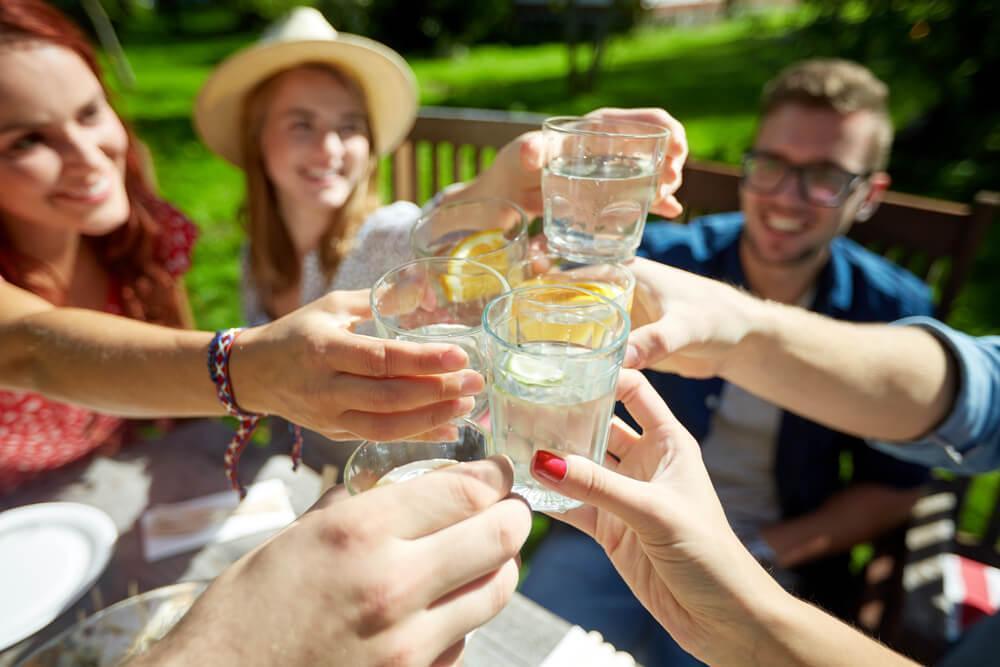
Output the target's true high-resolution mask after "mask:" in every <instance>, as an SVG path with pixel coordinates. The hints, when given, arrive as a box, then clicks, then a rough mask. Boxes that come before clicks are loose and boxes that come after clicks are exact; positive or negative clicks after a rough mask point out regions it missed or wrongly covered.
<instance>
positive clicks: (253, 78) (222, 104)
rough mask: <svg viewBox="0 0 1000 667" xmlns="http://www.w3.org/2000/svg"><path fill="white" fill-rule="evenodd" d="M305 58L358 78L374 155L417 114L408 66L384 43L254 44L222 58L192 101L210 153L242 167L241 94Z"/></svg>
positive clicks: (390, 146)
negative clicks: (373, 140)
mask: <svg viewBox="0 0 1000 667" xmlns="http://www.w3.org/2000/svg"><path fill="white" fill-rule="evenodd" d="M308 63H319V64H326V65H330V66H332V67H335V68H336V69H338V70H341V71H343V72H344V73H345V74H347V75H348V76H350V77H351V78H352V79H354V80H355V81H357V82H358V84H359V85H360V86H361V88H362V89H363V90H364V94H365V100H366V102H367V105H368V115H369V122H370V123H371V125H372V131H373V133H374V135H375V151H376V152H377V153H378V154H379V155H385V154H387V153H390V152H392V151H393V150H395V148H396V147H397V146H399V144H400V143H402V141H403V139H405V138H406V135H407V134H408V133H409V131H410V128H411V127H412V126H413V121H414V119H415V118H416V116H417V82H416V77H415V76H414V75H413V70H411V69H410V66H409V65H407V64H406V61H405V60H403V58H402V57H401V56H400V55H399V54H398V53H396V52H395V51H393V50H392V49H390V48H388V47H387V46H384V45H383V44H380V43H379V42H376V41H374V40H370V39H367V38H364V37H359V36H357V35H345V34H340V35H338V37H337V39H336V40H302V41H288V42H273V43H270V44H257V45H254V46H250V47H248V48H246V49H244V50H242V51H239V52H237V53H235V54H233V55H232V56H230V57H229V58H227V59H226V60H224V61H223V62H222V63H221V64H220V65H219V66H218V67H217V68H216V69H215V71H214V72H213V73H212V74H211V75H210V76H209V78H208V80H207V81H206V82H205V84H204V85H203V86H202V88H201V90H200V91H199V93H198V98H197V100H196V101H195V109H194V125H195V129H196V130H197V132H198V134H199V136H200V137H201V140H202V141H203V142H204V143H205V145H206V146H208V148H209V149H211V150H212V151H213V152H215V153H217V154H218V155H220V156H222V157H223V158H225V159H226V160H228V161H229V162H232V163H233V164H234V165H236V166H237V167H242V166H243V155H242V153H243V150H242V146H241V141H240V136H241V131H240V130H241V127H242V124H243V106H244V100H245V99H246V96H247V95H248V94H249V93H250V91H252V90H253V89H254V88H255V87H256V86H257V85H258V84H259V83H261V82H262V81H265V80H266V79H268V78H270V77H271V76H274V75H275V74H277V73H279V72H282V71H284V70H287V69H291V68H294V67H296V66H298V65H305V64H308Z"/></svg>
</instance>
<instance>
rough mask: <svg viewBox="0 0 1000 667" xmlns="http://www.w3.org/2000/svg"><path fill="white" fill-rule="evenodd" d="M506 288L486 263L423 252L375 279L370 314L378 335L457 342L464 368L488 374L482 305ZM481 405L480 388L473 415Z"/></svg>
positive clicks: (483, 401)
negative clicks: (465, 360)
mask: <svg viewBox="0 0 1000 667" xmlns="http://www.w3.org/2000/svg"><path fill="white" fill-rule="evenodd" d="M509 289H510V288H509V286H508V284H507V281H506V280H505V279H504V278H503V276H501V275H500V274H499V273H498V272H497V271H495V270H494V269H492V268H490V267H489V266H486V265H485V264H481V263H479V262H476V261H473V260H471V259H459V258H454V257H423V258H420V259H415V260H413V261H410V262H407V263H405V264H402V265H400V266H397V267H396V268H394V269H392V270H390V271H388V272H387V273H385V274H384V275H383V276H382V277H381V278H379V279H378V280H377V281H376V282H375V286H374V287H372V291H371V297H370V298H371V309H372V316H373V318H374V320H375V328H376V330H377V331H378V335H379V336H381V337H382V338H393V339H397V340H408V341H413V342H416V343H451V344H453V345H458V346H459V347H461V348H462V349H463V350H465V352H466V354H468V355H469V368H472V369H473V370H476V371H478V372H480V373H482V374H483V375H485V376H487V377H488V373H489V369H488V367H487V365H486V363H484V361H483V327H482V315H483V310H484V309H485V308H486V304H487V303H489V302H490V300H491V299H493V298H494V297H497V296H499V295H501V294H503V293H504V292H507V291H508V290H509ZM486 408H487V399H486V396H485V394H480V395H479V396H477V397H476V406H475V408H473V411H472V417H473V418H476V417H479V416H481V415H482V414H483V413H484V412H485V411H486Z"/></svg>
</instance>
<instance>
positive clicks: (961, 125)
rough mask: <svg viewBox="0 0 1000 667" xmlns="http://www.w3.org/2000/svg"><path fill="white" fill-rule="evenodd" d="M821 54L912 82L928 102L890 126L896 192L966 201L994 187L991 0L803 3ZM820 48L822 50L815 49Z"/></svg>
mask: <svg viewBox="0 0 1000 667" xmlns="http://www.w3.org/2000/svg"><path fill="white" fill-rule="evenodd" d="M806 2H807V4H809V5H811V6H812V8H813V10H814V11H815V12H816V14H815V16H816V17H815V19H814V20H813V22H812V24H811V25H810V26H809V27H807V28H806V32H807V34H808V37H809V39H811V40H815V43H816V44H817V45H821V46H820V49H821V50H822V51H824V52H829V53H835V54H838V55H840V56H842V57H845V58H852V59H854V60H857V61H859V62H861V63H864V64H865V65H867V66H869V67H871V68H872V69H873V70H874V71H875V72H876V73H877V74H879V76H881V77H883V78H884V79H885V80H886V81H889V82H890V83H891V82H892V81H893V80H900V79H906V80H911V81H912V80H919V81H921V82H922V83H923V84H924V85H925V86H926V88H927V93H928V97H929V98H930V99H932V100H933V102H932V103H931V104H930V106H929V107H928V109H927V111H926V112H925V113H923V114H922V115H921V116H920V117H919V118H918V119H916V120H915V121H914V122H912V123H910V124H909V125H907V126H906V127H903V128H900V131H899V132H898V134H897V139H896V145H895V148H894V151H893V156H894V159H893V164H892V171H893V175H894V177H895V178H896V180H897V182H898V183H899V184H900V185H904V186H905V187H906V189H908V190H910V191H914V192H920V191H921V187H922V184H923V187H927V186H926V184H928V183H935V184H938V187H937V190H935V191H927V192H926V193H927V194H929V195H944V196H949V197H953V198H958V199H963V200H966V201H968V200H969V199H970V198H971V196H972V195H973V194H974V193H975V192H976V191H977V190H980V189H984V188H990V189H998V188H1000V96H998V95H997V92H996V89H997V85H998V83H1000V6H998V3H997V2H996V0H806ZM824 43H825V47H826V48H823V46H822V45H823V44H824Z"/></svg>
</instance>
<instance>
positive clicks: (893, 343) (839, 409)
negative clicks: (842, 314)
mask: <svg viewBox="0 0 1000 667" xmlns="http://www.w3.org/2000/svg"><path fill="white" fill-rule="evenodd" d="M721 374H722V375H723V377H724V378H725V379H727V380H729V381H730V382H733V383H734V384H737V385H739V386H741V387H744V388H746V389H748V390H749V391H752V392H753V393H755V394H757V395H759V396H761V397H762V398H765V399H767V400H769V401H772V402H774V403H776V404H778V405H780V406H782V407H784V408H787V409H788V410H791V411H792V412H796V413H798V414H800V415H802V416H804V417H807V418H809V419H812V420H814V421H817V422H820V423H822V424H825V425H827V426H830V427H832V428H836V429H837V430H840V431H845V432H847V433H852V434H855V435H858V436H861V437H866V438H879V439H884V440H912V439H915V438H918V437H920V436H922V435H924V434H926V433H927V432H929V431H930V430H931V429H933V428H934V427H935V426H936V425H937V424H938V423H940V422H941V420H942V419H943V418H944V416H945V415H946V414H947V413H948V411H949V410H950V409H951V405H952V401H953V400H954V395H955V392H956V384H957V378H956V376H957V371H956V368H955V362H954V360H952V359H951V356H950V355H949V354H948V352H946V351H945V349H944V348H943V347H942V345H941V344H940V343H939V342H938V341H937V339H935V338H934V336H933V335H931V334H930V333H928V332H926V331H923V330H921V329H918V328H915V327H890V326H885V325H866V324H852V323H845V322H838V321H836V320H831V319H829V318H826V317H822V316H820V315H816V314H814V313H810V312H808V311H804V310H801V309H799V308H793V307H789V306H783V305H780V304H774V303H766V304H765V303H761V305H760V307H759V308H758V309H757V310H756V321H754V322H753V323H752V324H751V328H750V333H748V334H747V335H746V336H745V337H744V338H743V340H742V341H741V342H740V343H738V344H737V345H736V347H735V348H734V349H733V350H732V351H731V352H730V353H729V354H728V355H727V360H726V363H725V364H724V365H723V367H722V371H721Z"/></svg>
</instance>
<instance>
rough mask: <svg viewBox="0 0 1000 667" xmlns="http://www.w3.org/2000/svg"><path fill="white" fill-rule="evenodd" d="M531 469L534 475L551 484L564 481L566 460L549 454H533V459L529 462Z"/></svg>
mask: <svg viewBox="0 0 1000 667" xmlns="http://www.w3.org/2000/svg"><path fill="white" fill-rule="evenodd" d="M531 469H532V471H534V473H535V474H537V475H539V476H541V477H544V478H545V479H549V480H552V481H553V482H561V481H563V480H564V479H566V470H567V468H566V459H564V458H562V457H560V456H556V455H555V454H552V453H550V452H543V451H538V452H535V458H534V459H532V461H531Z"/></svg>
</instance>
